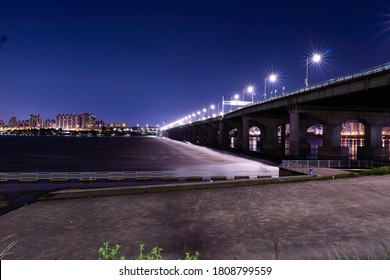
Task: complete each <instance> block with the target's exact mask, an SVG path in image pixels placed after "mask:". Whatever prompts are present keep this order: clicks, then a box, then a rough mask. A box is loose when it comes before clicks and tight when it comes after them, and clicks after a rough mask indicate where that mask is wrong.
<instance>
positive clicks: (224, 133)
mask: <svg viewBox="0 0 390 280" xmlns="http://www.w3.org/2000/svg"><path fill="white" fill-rule="evenodd" d="M229 140H230V139H229V129H228V126H227V124H226V123H225V121H222V120H221V121H220V122H219V131H218V145H219V146H220V147H221V148H226V147H228V146H229Z"/></svg>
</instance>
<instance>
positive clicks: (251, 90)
mask: <svg viewBox="0 0 390 280" xmlns="http://www.w3.org/2000/svg"><path fill="white" fill-rule="evenodd" d="M246 91H247V92H248V93H249V94H251V95H252V103H253V96H254V95H255V88H254V87H253V86H249V87H247V88H246ZM242 101H244V95H243V96H242Z"/></svg>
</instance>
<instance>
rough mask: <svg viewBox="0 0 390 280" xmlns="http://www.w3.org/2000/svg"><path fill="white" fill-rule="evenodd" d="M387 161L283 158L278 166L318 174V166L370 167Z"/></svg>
mask: <svg viewBox="0 0 390 280" xmlns="http://www.w3.org/2000/svg"><path fill="white" fill-rule="evenodd" d="M387 165H389V164H388V163H384V162H378V161H370V160H283V161H282V163H281V164H280V166H279V167H281V168H284V169H287V170H292V171H295V172H299V173H303V174H309V175H312V176H319V171H320V168H334V169H371V168H375V167H382V166H387Z"/></svg>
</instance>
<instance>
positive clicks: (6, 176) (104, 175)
mask: <svg viewBox="0 0 390 280" xmlns="http://www.w3.org/2000/svg"><path fill="white" fill-rule="evenodd" d="M272 175H275V174H271V173H266V174H265V172H264V171H256V170H246V171H226V172H220V173H218V172H216V174H210V171H207V170H198V171H197V170H192V171H98V172H0V180H3V181H5V180H110V179H118V180H120V179H122V180H131V179H139V178H150V179H162V178H172V177H175V178H177V179H186V178H188V177H191V176H199V177H202V178H203V179H204V180H210V179H211V178H212V177H214V176H225V177H226V179H233V178H234V177H236V176H249V178H257V176H272Z"/></svg>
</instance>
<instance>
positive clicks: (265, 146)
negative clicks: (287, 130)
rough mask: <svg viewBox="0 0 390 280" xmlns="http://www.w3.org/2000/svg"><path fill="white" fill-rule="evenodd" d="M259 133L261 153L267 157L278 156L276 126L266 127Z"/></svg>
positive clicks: (278, 146) (278, 145) (278, 147)
mask: <svg viewBox="0 0 390 280" xmlns="http://www.w3.org/2000/svg"><path fill="white" fill-rule="evenodd" d="M263 130H264V131H262V132H261V151H262V152H263V153H265V154H269V155H279V154H280V144H279V137H278V126H277V125H276V124H275V125H274V126H266V127H265V129H263Z"/></svg>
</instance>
